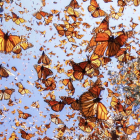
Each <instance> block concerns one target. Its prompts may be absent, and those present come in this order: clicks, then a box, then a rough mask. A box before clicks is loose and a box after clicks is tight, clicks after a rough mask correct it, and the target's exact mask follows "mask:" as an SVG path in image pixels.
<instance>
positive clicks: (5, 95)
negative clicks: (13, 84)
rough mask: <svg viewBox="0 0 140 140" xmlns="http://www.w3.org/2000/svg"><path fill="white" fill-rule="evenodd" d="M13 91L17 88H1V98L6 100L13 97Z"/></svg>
mask: <svg viewBox="0 0 140 140" xmlns="http://www.w3.org/2000/svg"><path fill="white" fill-rule="evenodd" d="M13 92H15V89H10V88H7V89H3V90H0V100H2V99H4V100H8V99H10V98H11V95H12V94H13Z"/></svg>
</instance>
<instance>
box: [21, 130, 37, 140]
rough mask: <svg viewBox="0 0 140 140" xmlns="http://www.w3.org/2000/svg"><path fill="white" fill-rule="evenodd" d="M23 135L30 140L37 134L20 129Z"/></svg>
mask: <svg viewBox="0 0 140 140" xmlns="http://www.w3.org/2000/svg"><path fill="white" fill-rule="evenodd" d="M20 133H21V137H22V138H23V139H26V140H30V139H31V138H32V137H34V136H35V134H31V133H26V132H25V131H24V130H22V129H20Z"/></svg>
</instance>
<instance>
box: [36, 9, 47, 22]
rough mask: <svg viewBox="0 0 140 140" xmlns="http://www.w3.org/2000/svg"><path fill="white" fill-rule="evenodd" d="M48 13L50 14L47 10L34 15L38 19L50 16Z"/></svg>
mask: <svg viewBox="0 0 140 140" xmlns="http://www.w3.org/2000/svg"><path fill="white" fill-rule="evenodd" d="M48 15H49V14H48V13H47V12H44V11H38V12H36V13H35V14H33V16H34V17H35V18H36V19H38V20H41V19H42V17H45V16H48Z"/></svg>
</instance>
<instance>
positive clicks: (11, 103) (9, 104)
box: [7, 99, 15, 106]
mask: <svg viewBox="0 0 140 140" xmlns="http://www.w3.org/2000/svg"><path fill="white" fill-rule="evenodd" d="M7 105H8V106H13V105H15V103H14V102H13V101H12V100H11V99H9V102H8V103H7Z"/></svg>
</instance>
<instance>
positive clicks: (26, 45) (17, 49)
mask: <svg viewBox="0 0 140 140" xmlns="http://www.w3.org/2000/svg"><path fill="white" fill-rule="evenodd" d="M21 47H22V48H23V49H24V50H26V49H29V48H31V47H33V44H32V43H29V42H27V40H26V39H24V40H23V41H21V42H20V43H19V44H17V45H16V46H15V47H14V48H13V53H15V54H19V53H20V52H21V50H22V49H21Z"/></svg>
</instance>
